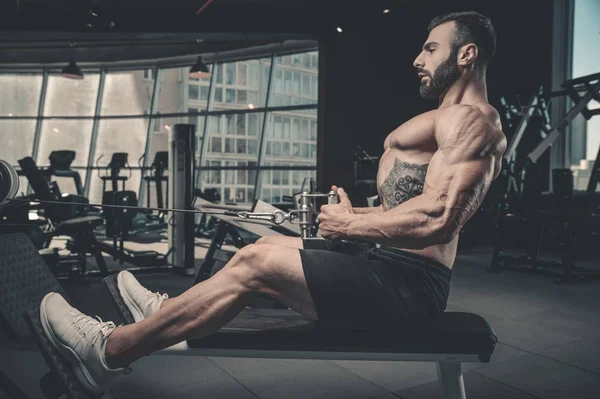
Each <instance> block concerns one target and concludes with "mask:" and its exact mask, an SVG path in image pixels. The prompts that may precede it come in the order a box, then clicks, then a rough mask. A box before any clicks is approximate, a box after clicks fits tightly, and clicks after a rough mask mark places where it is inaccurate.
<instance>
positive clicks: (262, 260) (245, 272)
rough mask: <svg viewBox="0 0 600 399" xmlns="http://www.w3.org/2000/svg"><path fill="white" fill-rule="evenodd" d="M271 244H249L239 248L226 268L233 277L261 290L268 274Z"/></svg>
mask: <svg viewBox="0 0 600 399" xmlns="http://www.w3.org/2000/svg"><path fill="white" fill-rule="evenodd" d="M272 249H273V246H271V245H256V244H249V245H246V246H245V247H243V248H241V249H240V250H238V251H237V252H236V254H235V256H234V257H233V258H232V259H231V261H230V262H229V263H228V264H227V266H226V268H227V269H228V271H229V272H230V273H231V276H232V278H235V279H237V280H239V282H240V283H241V284H243V285H244V286H245V287H247V288H249V289H251V290H256V291H257V290H259V289H260V288H261V287H260V284H261V282H262V281H264V278H265V275H267V274H268V267H269V266H268V265H269V264H270V262H269V261H268V259H269V258H270V251H271V250H272Z"/></svg>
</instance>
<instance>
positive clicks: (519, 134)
mask: <svg viewBox="0 0 600 399" xmlns="http://www.w3.org/2000/svg"><path fill="white" fill-rule="evenodd" d="M538 105H539V98H538V95H537V94H534V95H533V97H532V98H531V101H530V102H529V106H528V107H527V111H526V112H525V114H524V115H523V118H521V121H520V122H519V126H517V129H516V130H515V134H514V136H513V137H512V139H511V141H510V144H509V145H508V148H507V149H506V153H505V154H504V160H505V161H509V162H510V161H512V160H513V158H514V157H515V156H516V154H517V148H518V147H519V144H520V143H521V140H522V139H523V135H524V134H525V130H526V129H527V125H529V120H530V119H531V117H532V116H533V114H534V113H535V111H536V110H537V108H538Z"/></svg>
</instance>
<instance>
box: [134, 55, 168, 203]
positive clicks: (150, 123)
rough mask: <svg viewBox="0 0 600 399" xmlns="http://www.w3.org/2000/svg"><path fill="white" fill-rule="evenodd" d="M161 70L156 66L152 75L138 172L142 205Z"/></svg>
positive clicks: (139, 199) (139, 201) (139, 200)
mask: <svg viewBox="0 0 600 399" xmlns="http://www.w3.org/2000/svg"><path fill="white" fill-rule="evenodd" d="M162 73H163V70H162V69H161V68H158V67H157V68H156V76H155V77H154V90H152V102H151V103H150V120H148V131H147V132H146V148H145V150H144V151H145V152H144V165H143V168H142V171H141V172H140V173H141V174H140V190H139V191H138V192H139V193H140V195H139V197H138V205H140V206H142V205H143V204H144V195H146V193H145V190H144V187H145V186H144V178H143V176H144V171H145V170H146V169H145V168H146V167H147V166H148V158H150V154H149V152H150V149H151V148H152V132H153V131H154V124H155V123H156V122H155V120H154V118H153V117H152V116H154V113H155V112H156V108H157V107H158V96H159V94H160V84H159V82H160V80H161V79H162ZM147 195H150V193H147Z"/></svg>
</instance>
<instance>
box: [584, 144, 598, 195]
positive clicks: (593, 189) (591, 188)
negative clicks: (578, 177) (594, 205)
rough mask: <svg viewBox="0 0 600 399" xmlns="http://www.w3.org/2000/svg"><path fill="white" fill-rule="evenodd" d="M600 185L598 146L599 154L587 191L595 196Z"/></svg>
mask: <svg viewBox="0 0 600 399" xmlns="http://www.w3.org/2000/svg"><path fill="white" fill-rule="evenodd" d="M598 183H600V146H598V153H597V154H596V159H595V160H594V166H593V167H592V173H591V174H590V180H589V181H588V186H587V189H586V190H585V191H586V192H587V193H588V195H590V196H591V195H593V194H594V192H596V187H598Z"/></svg>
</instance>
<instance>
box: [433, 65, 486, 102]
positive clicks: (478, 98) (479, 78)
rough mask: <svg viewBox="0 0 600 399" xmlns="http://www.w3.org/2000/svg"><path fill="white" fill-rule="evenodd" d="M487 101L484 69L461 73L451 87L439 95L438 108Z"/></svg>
mask: <svg viewBox="0 0 600 399" xmlns="http://www.w3.org/2000/svg"><path fill="white" fill-rule="evenodd" d="M480 102H488V98H487V85H486V83H485V71H484V72H481V73H477V72H474V71H473V72H472V73H469V74H466V75H463V76H462V77H461V78H460V79H459V80H458V81H457V82H456V83H455V84H454V85H453V86H452V87H450V88H449V89H448V91H447V92H446V93H444V94H443V95H442V96H441V97H440V105H439V107H438V108H445V107H448V106H450V105H455V104H465V105H470V104H475V103H480Z"/></svg>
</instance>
